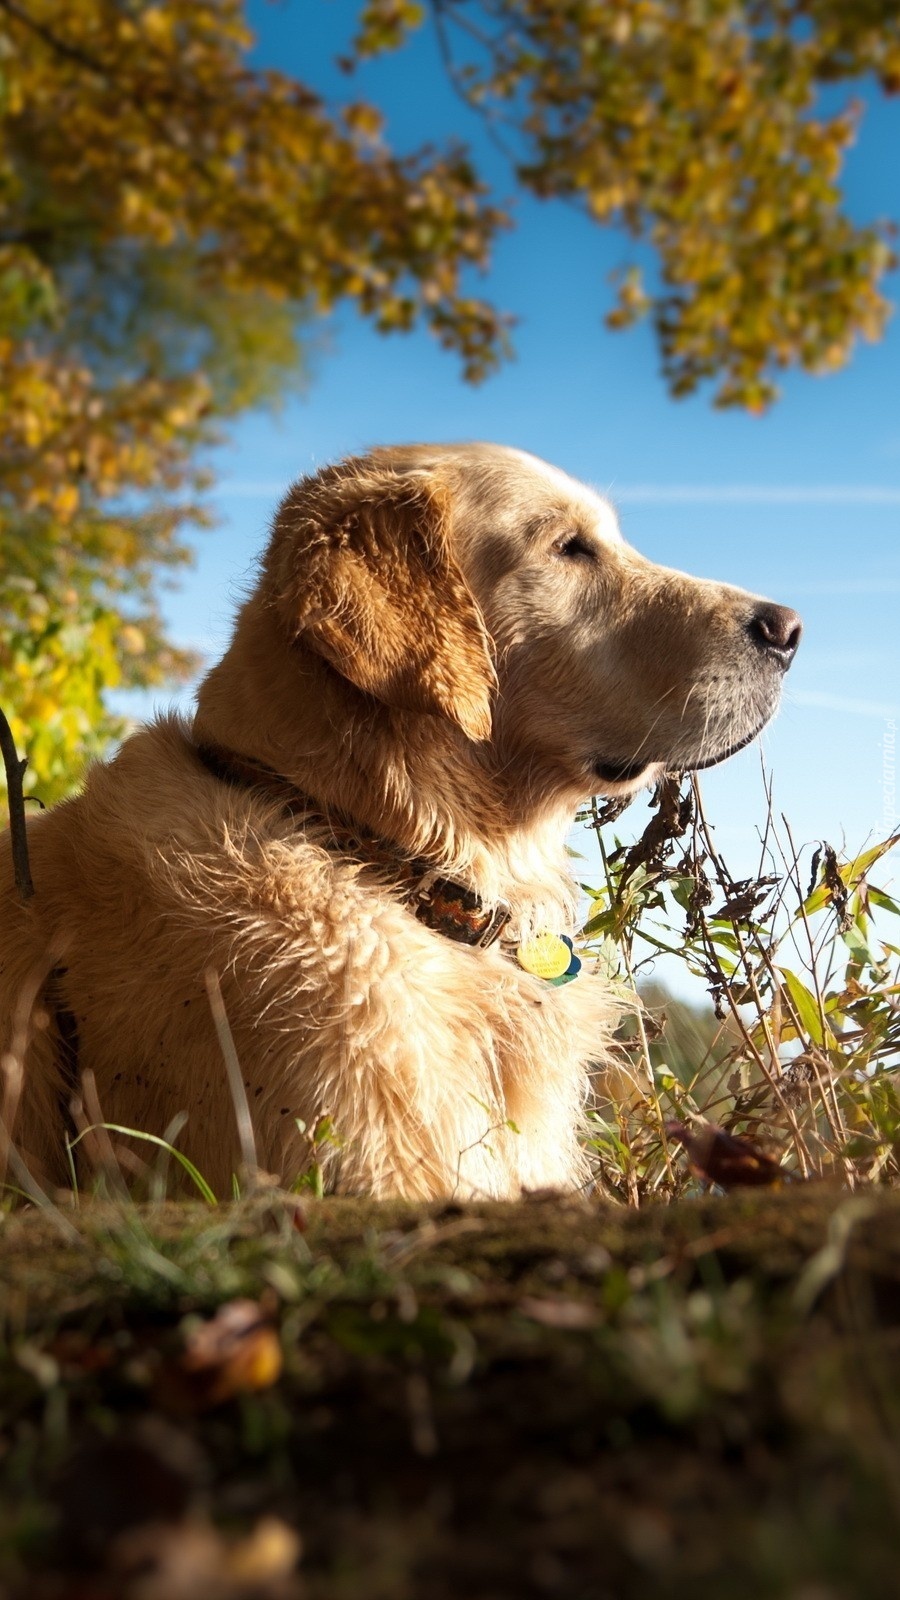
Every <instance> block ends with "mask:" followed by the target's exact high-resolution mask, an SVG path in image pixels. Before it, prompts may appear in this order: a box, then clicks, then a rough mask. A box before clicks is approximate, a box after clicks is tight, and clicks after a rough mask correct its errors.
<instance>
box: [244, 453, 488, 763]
mask: <svg viewBox="0 0 900 1600" xmlns="http://www.w3.org/2000/svg"><path fill="white" fill-rule="evenodd" d="M447 495H448V491H446V490H444V489H442V488H440V487H439V486H438V485H437V484H435V482H434V481H433V479H432V478H431V476H430V474H428V473H427V472H398V471H390V470H387V469H385V468H381V467H377V466H373V465H372V464H370V463H368V462H366V461H347V462H343V463H341V465H340V466H338V467H332V468H327V469H326V470H325V471H324V472H322V473H321V474H320V475H319V476H318V477H317V478H313V479H304V480H301V482H300V483H298V484H295V485H294V487H293V488H292V489H291V490H290V491H289V493H288V495H287V497H286V498H285V500H284V502H283V504H282V506H281V508H280V510H279V512H278V516H277V518H276V522H275V533H274V537H273V541H272V545H271V547H270V551H269V556H268V559H267V572H268V574H269V577H270V580H271V581H272V582H273V583H274V587H275V596H276V604H277V605H278V607H279V608H280V609H281V611H282V614H283V615H284V616H285V619H286V621H287V622H288V625H289V626H290V627H291V628H292V629H293V630H294V633H295V635H296V636H297V637H298V638H301V639H302V640H303V642H304V643H305V644H307V645H308V646H309V647H310V648H311V649H312V650H314V651H316V653H317V654H319V655H321V656H323V657H324V659H325V660H326V661H328V662H329V663H330V664H331V666H333V667H335V668H336V670H337V671H338V672H340V673H341V674H342V675H343V676H344V677H345V678H348V679H349V681H350V682H351V683H354V684H355V685H356V686H357V688H359V689H364V690H365V691H366V693H367V694H371V695H374V696H375V698H376V699H378V700H381V701H383V702H384V703H385V704H386V705H389V706H397V707H399V708H400V709H402V710H406V711H427V712H431V713H437V714H439V715H441V716H445V717H449V718H450V719H451V720H452V721H453V722H456V723H458V725H459V726H460V727H461V728H462V729H463V732H464V733H466V734H467V735H468V737H469V738H470V739H475V740H481V739H487V738H489V736H490V731H491V694H492V691H493V689H494V687H495V685H496V676H495V673H494V666H493V661H492V655H491V646H490V640H489V638H488V633H487V629H486V628H485V625H484V619H483V618H482V616H481V612H480V610H479V608H478V605H477V603H476V601H475V599H474V597H473V595H472V593H471V591H470V589H469V587H468V585H467V583H466V581H465V579H464V577H463V575H462V573H461V571H460V570H459V567H458V565H457V563H456V561H455V560H454V558H453V554H452V552H451V550H450V546H449V540H448V535H447V516H448V502H447Z"/></svg>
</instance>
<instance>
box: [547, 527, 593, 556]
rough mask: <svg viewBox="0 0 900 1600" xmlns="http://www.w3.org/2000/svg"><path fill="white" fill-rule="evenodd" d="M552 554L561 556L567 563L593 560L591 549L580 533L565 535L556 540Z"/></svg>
mask: <svg viewBox="0 0 900 1600" xmlns="http://www.w3.org/2000/svg"><path fill="white" fill-rule="evenodd" d="M553 554H554V555H556V556H563V557H564V558H565V559H566V560H567V561H577V560H587V561H593V559H594V550H593V547H592V546H591V545H590V544H589V543H588V541H587V539H586V538H585V537H584V534H582V533H567V534H564V535H563V537H562V538H561V539H557V541H556V543H555V545H554V546H553Z"/></svg>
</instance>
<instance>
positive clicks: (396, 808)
mask: <svg viewBox="0 0 900 1600" xmlns="http://www.w3.org/2000/svg"><path fill="white" fill-rule="evenodd" d="M573 534H579V535H580V536H583V538H584V540H585V541H587V544H588V547H589V548H588V550H587V553H584V552H576V553H575V554H574V555H573V554H571V553H569V554H567V553H566V545H567V541H568V539H569V538H570V536H571V535H573ZM757 603H758V602H756V601H754V599H753V597H751V596H749V595H747V594H745V593H744V592H743V591H740V590H736V589H732V588H727V587H725V586H723V585H719V584H715V583H704V582H699V581H697V580H695V579H692V578H687V577H685V576H683V575H682V574H680V573H676V572H670V571H668V570H666V569H663V568H660V567H657V566H654V565H653V564H652V563H650V562H648V561H646V560H644V559H643V558H642V557H641V556H639V555H638V554H637V553H636V552H635V551H634V550H632V549H630V548H629V546H628V545H626V544H625V543H624V541H623V540H622V539H621V536H620V535H619V532H618V529H617V526H616V521H615V516H614V513H613V511H612V508H611V507H610V506H609V504H608V503H607V502H606V501H604V500H602V499H601V498H600V497H598V496H597V495H595V494H594V493H593V492H592V491H591V490H589V489H586V488H585V487H584V486H583V485H579V484H575V483H573V482H572V481H571V480H570V479H568V478H566V477H565V476H564V475H563V474H562V473H560V472H558V471H557V470H556V469H553V468H549V467H547V466H546V465H545V464H544V463H541V462H539V461H536V460H535V459H534V458H533V457H530V456H526V455H524V454H522V453H521V452H518V451H513V450H507V449H502V448H499V447H495V446H487V445H471V446H445V447H441V446H436V447H428V446H413V447H410V448H408V449H399V448H392V449H387V450H381V451H375V452H373V453H372V454H371V455H370V456H368V457H365V458H358V459H351V460H349V461H346V462H343V463H340V464H339V465H338V466H337V467H333V468H328V469H326V470H325V471H324V472H323V473H321V474H319V475H318V476H316V477H314V478H310V479H305V480H302V481H301V482H299V483H298V484H296V485H295V486H294V487H293V488H292V489H291V490H290V491H289V493H288V494H287V496H286V498H285V500H284V502H283V504H282V506H281V508H280V510H279V512H278V515H277V517H276V521H275V526H274V529H273V534H272V539H271V542H270V545H269V548H268V550H267V552H266V554H265V556H264V558H263V562H262V566H261V571H260V575H259V580H258V582H257V584H256V586H255V588H254V590H253V593H252V595H251V596H250V598H249V599H248V600H247V602H246V604H245V605H244V607H243V608H242V610H241V612H240V615H239V617H238V620H237V625H236V628H235V632H234V636H233V639H232V642H231V645H230V647H229V649H228V651H227V652H226V654H225V656H224V659H223V660H222V661H221V662H220V663H219V664H218V666H216V667H214V668H213V670H212V671H211V672H210V673H209V675H208V676H207V678H206V679H205V680H204V682H203V684H202V685H201V688H200V691H199V698H198V710H197V716H196V719H195V721H194V722H193V724H192V723H190V722H187V721H182V720H180V719H178V718H175V717H168V718H162V719H161V720H159V721H157V722H156V723H154V724H153V725H151V726H150V727H148V728H146V729H144V730H143V731H141V732H139V733H137V734H135V735H134V736H133V737H132V738H130V739H129V740H128V741H127V742H126V744H125V745H124V747H123V748H122V750H121V751H120V752H119V754H118V755H117V756H116V757H115V758H114V759H113V760H112V761H111V762H110V763H109V764H107V765H98V766H95V767H93V768H92V769H91V771H90V772H89V774H88V777H87V781H86V784H85V787H84V791H83V793H82V794H81V795H80V796H79V797H78V798H76V799H74V800H72V801H69V802H67V803H66V804H64V805H61V806H58V807H56V808H55V809H54V810H53V811H51V812H49V813H47V814H45V815H42V816H37V817H33V818H32V819H31V820H30V822H29V830H28V832H29V842H30V848H31V855H32V865H33V874H34V879H35V885H36V895H35V898H34V900H33V901H32V902H31V903H30V904H29V905H28V906H27V907H24V906H23V905H22V904H21V903H20V902H19V899H18V897H17V894H16V892H15V889H14V886H13V882H12V867H11V862H10V858H9V853H8V850H6V849H5V848H4V853H3V855H2V860H0V1030H2V1033H0V1047H2V1049H4V1050H5V1052H6V1057H5V1060H6V1066H7V1069H8V1071H11V1072H12V1074H13V1077H15V1075H16V1073H17V1071H18V1069H19V1067H20V1066H22V1065H23V1064H24V1085H23V1094H22V1101H21V1106H20V1109H19V1113H18V1120H17V1123H16V1128H15V1135H16V1139H17V1141H18V1142H19V1144H20V1146H21V1148H22V1149H23V1151H24V1152H25V1153H26V1155H27V1158H28V1160H29V1161H30V1162H31V1164H32V1166H33V1168H34V1170H35V1171H36V1172H39V1173H40V1174H42V1175H43V1177H44V1178H45V1179H48V1180H57V1181H64V1179H65V1167H64V1163H63V1161H62V1149H63V1120H62V1113H63V1108H64V1106H65V1102H66V1100H67V1098H68V1095H69V1094H70V1092H71V1091H70V1089H69V1088H67V1087H66V1086H65V1085H64V1083H63V1081H62V1078H61V1065H60V1060H61V1057H60V1049H59V1041H58V1040H57V1038H56V1029H57V1022H56V1016H55V1012H54V1009H53V1006H52V1005H49V1004H45V1003H44V1002H43V1001H42V1000H41V999H40V997H38V999H37V1000H36V1001H34V1003H32V997H33V996H34V995H35V992H36V991H39V990H40V986H41V985H42V984H43V981H44V978H45V976H46V974H47V973H48V971H49V969H50V968H53V967H55V968H57V969H59V975H58V977H57V980H56V981H57V985H58V993H59V994H60V995H61V996H62V998H63V1001H64V1004H65V1007H66V1008H68V1010H69V1011H70V1012H71V1013H72V1015H73V1016H74V1018H75V1020H76V1023H77V1029H78V1037H79V1062H80V1066H81V1068H82V1070H83V1069H85V1068H89V1069H90V1070H91V1071H92V1072H93V1074H94V1075H95V1079H96V1086H97V1094H98V1097H99V1101H100V1105H101V1107H102V1111H103V1114H104V1116H105V1117H106V1118H107V1119H108V1120H109V1121H111V1122H115V1123H120V1124H124V1125H126V1126H128V1127H134V1128H140V1129H144V1130H147V1131H150V1132H152V1133H155V1134H162V1133H163V1132H164V1131H165V1129H166V1127H167V1126H168V1125H169V1124H170V1122H171V1121H172V1119H173V1118H175V1117H176V1115H177V1114H178V1113H179V1112H181V1111H185V1112H187V1113H188V1119H189V1120H188V1123H187V1126H186V1128H185V1129H184V1131H183V1133H182V1134H181V1135H180V1138H179V1143H180V1145H181V1147H182V1148H184V1149H185V1150H186V1151H187V1152H188V1154H189V1155H190V1156H191V1158H192V1159H193V1160H194V1161H195V1162H196V1163H197V1165H198V1166H199V1167H200V1168H201V1170H202V1171H203V1172H204V1174H205V1175H206V1176H207V1178H208V1179H209V1180H210V1181H211V1182H212V1183H213V1184H214V1186H216V1187H217V1188H218V1189H219V1191H220V1192H227V1191H228V1189H229V1187H230V1182H231V1174H232V1172H233V1171H235V1169H236V1168H237V1165H238V1161H239V1156H238V1148H237V1138H236V1129H235V1117H234V1108H233V1105H232V1102H231V1098H230V1095H229V1090H228V1085H227V1078H226V1073H225V1070H224V1067H223V1064H222V1059H221V1054H220V1047H219V1044H218V1042H217V1039H216V1035H215V1032H214V1029H213V1024H212V1020H211V1017H210V1012H209V1006H208V1001H207V994H206V989H205V987H204V972H205V971H206V970H207V969H208V968H213V969H214V970H215V971H216V972H217V973H218V975H219V978H220V981H221V987H222V993H223V996H224V1001H225V1006H226V1010H227V1014H228V1017H229V1020H230V1024H231V1028H232V1031H233V1034H234V1039H235V1044H236V1048H237V1052H238V1056H239V1059H240V1062H241V1066H242V1070H243V1075H244V1079H245V1081H246V1086H247V1093H248V1097H249V1102H250V1107H251V1112H252V1116H253V1121H254V1126H255V1131H256V1138H257V1145H258V1153H259V1158H260V1161H261V1164H262V1165H263V1167H265V1168H266V1169H267V1170H269V1171H272V1172H275V1173H276V1174H278V1175H279V1176H280V1177H282V1178H284V1180H285V1181H288V1182H289V1181H291V1180H292V1179H294V1178H295V1177H296V1176H297V1174H298V1172H299V1171H300V1170H301V1169H302V1168H303V1166H304V1165H305V1164H306V1163H307V1161H308V1159H309V1155H310V1146H309V1136H308V1132H304V1131H303V1130H304V1128H305V1129H306V1130H309V1129H311V1128H313V1127H314V1126H315V1124H316V1122H317V1120H318V1119H319V1118H322V1117H325V1116H327V1117H329V1118H330V1119H331V1125H332V1126H333V1129H334V1132H335V1136H336V1137H335V1138H334V1140H333V1141H330V1142H329V1143H328V1144H327V1145H326V1146H325V1147H324V1148H323V1150H321V1151H320V1155H321V1156H322V1158H323V1160H324V1164H325V1167H326V1176H327V1180H328V1182H329V1183H330V1185H331V1186H332V1187H334V1188H336V1189H338V1190H343V1191H363V1192H370V1193H372V1194H375V1195H380V1196H387V1195H407V1196H412V1197H417V1196H418V1197H427V1196H437V1195H451V1194H463V1195H470V1194H483V1195H494V1196H512V1195H516V1194H518V1193H519V1192H520V1191H521V1189H522V1188H523V1187H525V1188H543V1187H547V1186H555V1187H560V1188H573V1187H576V1186H578V1185H580V1184H581V1183H583V1182H584V1180H585V1175H586V1166H585V1161H584V1157H583V1154H582V1149H581V1144H580V1138H579V1136H580V1134H581V1131H582V1121H583V1115H584V1109H585V1106H586V1104H587V1102H588V1098H589V1094H590V1092H591V1078H592V1076H593V1075H596V1074H599V1075H601V1076H602V1077H605V1079H606V1081H607V1084H609V1083H610V1082H611V1081H612V1079H611V1077H610V1075H611V1074H613V1075H614V1071H615V1068H614V1057H613V1053H612V1052H611V1047H610V1034H611V1030H612V1028H613V1027H614V1025H615V1018H616V1005H615V1002H614V1001H613V999H612V998H611V996H610V993H609V988H608V985H607V983H606V981H605V980H604V978H603V977H602V976H601V975H599V974H596V973H593V972H590V971H584V972H583V973H582V974H581V975H580V976H579V978H578V979H577V980H576V981H575V982H572V983H569V984H568V985H565V986H563V987H560V988H553V987H551V986H549V985H547V984H545V983H543V982H542V981H541V980H539V979H537V978H533V977H530V976H529V975H528V974H527V973H526V972H524V971H522V970H521V968H520V967H519V966H518V965H517V963H516V961H515V959H514V955H513V953H512V945H513V944H514V942H515V941H516V940H518V939H519V938H520V937H521V936H522V935H523V934H525V933H527V932H528V931H530V930H534V929H537V930H542V929H551V930H553V931H555V932H567V931H572V930H573V928H574V924H575V894H574V886H573V883H572V880H571V876H570V874H569V871H568V868H567V863H566V854H565V840H566V835H567V832H568V830H569V828H570V826H571V822H572V816H573V811H574V808H575V806H576V805H577V804H578V802H579V801H581V800H583V799H584V798H585V797H586V796H588V795H589V794H590V793H592V792H594V791H595V790H598V789H603V788H604V784H603V783H602V782H601V781H600V780H599V779H598V777H597V768H598V764H599V765H601V766H603V765H606V766H607V767H610V768H619V769H622V770H624V769H626V768H629V767H634V768H635V771H634V773H633V774H632V775H631V776H630V777H629V778H628V780H627V781H623V782H615V781H609V782H608V783H607V784H606V785H605V787H606V788H607V789H608V790H609V791H610V792H629V791H630V790H634V789H636V788H638V787H640V786H641V785H645V784H647V783H650V782H652V781H653V780H654V779H655V778H656V777H657V776H658V775H659V774H661V773H662V772H663V771H664V770H666V769H671V768H678V769H683V768H689V767H691V766H694V765H699V764H706V763H708V762H710V761H712V760H715V759H718V758H720V757H722V756H724V755H725V754H726V753H727V752H728V751H729V750H730V749H731V748H733V747H735V746H737V745H738V744H740V743H741V742H743V741H745V740H746V739H747V738H749V737H751V736H752V735H753V734H755V732H756V731H757V730H758V728H759V727H761V726H762V724H763V723H764V722H765V721H766V720H767V718H768V717H769V716H770V715H771V713H772V711H773V710H774V708H775V705H776V703H777V698H778V692H779V688H778V685H779V682H780V677H781V673H780V671H779V670H777V668H776V667H775V666H774V665H773V664H772V663H771V662H769V661H767V659H766V657H765V653H764V652H762V651H760V650H758V649H755V648H754V647H753V645H752V643H751V642H750V640H749V638H748V633H747V627H748V621H749V619H750V617H751V616H752V614H753V609H754V606H755V605H756V604H757ZM198 740H199V741H202V740H206V741H215V742H217V743H218V744H219V745H221V746H225V747H227V748H228V749H229V750H231V751H234V752H235V753H237V754H239V755H240V756H242V757H244V758H247V759H252V760H255V761H257V762H261V763H264V764H266V765H267V766H268V767H271V768H273V769H274V770H275V771H276V772H278V773H280V774H281V775H283V776H284V777H285V778H286V779H288V780H290V781H291V782H292V783H293V784H295V785H296V786H297V788H298V789H300V790H302V791H303V792H304V793H306V794H308V795H310V796H312V797H313V799H314V800H315V802H316V805H317V807H318V808H319V810H320V812H321V813H323V814H325V816H333V817H335V818H336V817H338V816H340V817H342V818H350V819H352V820H353V821H354V822H355V823H356V824H357V825H358V826H359V827H360V828H361V829H363V830H369V831H370V832H371V833H373V834H375V835H377V836H378V837H379V838H380V839H383V840H385V841H389V842H391V844H392V845H393V846H394V847H395V848H396V849H397V850H398V851H402V852H406V853H408V854H411V855H415V856H425V857H427V859H428V860H429V861H430V862H431V863H433V865H434V866H435V867H436V868H439V869H441V870H442V871H443V872H444V873H446V874H447V875H448V876H451V877H454V878H457V879H459V880H461V881H462V882H464V883H466V884H468V885H469V886H471V887H473V888H475V889H476V890H478V892H479V893H480V894H481V895H482V896H483V897H484V899H485V900H486V901H488V902H494V901H496V900H497V899H499V898H503V899H506V900H507V901H508V902H509V903H510V905H511V906H512V909H513V921H512V924H511V927H510V929H509V939H510V941H511V943H505V944H504V945H502V946H501V945H498V946H495V947H493V948H492V949H490V950H487V951H481V950H477V949H472V948H469V947H466V946H461V945H457V944H453V943H452V942H450V941H449V940H448V939H446V938H445V937H443V936H442V935H441V934H439V933H437V932H433V931H431V930H430V929H428V928H426V927H425V926H423V925H422V924H421V923H420V922H418V921H417V920H416V919H415V917H414V916H413V915H412V913H411V912H410V910H409V908H408V906H407V905H406V904H404V903H403V900H402V896H401V893H400V891H399V889H398V888H397V886H396V883H395V881H394V877H393V875H392V872H391V869H390V867H389V866H388V867H384V866H382V867H375V866H373V865H371V864H365V862H363V861H361V860H360V859H354V857H353V855H352V854H348V853H347V852H346V851H335V850H334V849H328V848H326V838H327V834H328V824H327V823H323V822H321V821H316V822H307V823H305V824H304V823H302V822H298V820H297V819H296V818H292V817H290V816H288V815H286V814H285V812H284V810H283V808H282V807H281V806H280V805H279V804H278V802H277V801H276V800H274V799H273V798H272V797H270V796H266V795H264V794H262V793H261V792H260V791H258V790H257V791H252V790H250V789H248V788H245V787H241V786H237V785H229V784H227V783H225V782H223V781H222V780H221V779H219V778H217V777H215V776H213V775H212V774H211V773H210V772H209V771H208V770H206V768H204V767H203V766H202V765H201V764H200V762H199V761H198V759H197V757H196V755H195V753H194V748H193V746H194V742H196V741H198Z"/></svg>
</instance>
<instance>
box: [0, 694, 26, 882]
mask: <svg viewBox="0 0 900 1600" xmlns="http://www.w3.org/2000/svg"><path fill="white" fill-rule="evenodd" d="M0 750H2V752H3V765H4V767H5V768H6V787H7V794H8V801H9V832H10V837H11V839H12V857H13V869H14V871H15V875H16V888H17V889H18V891H19V894H20V895H21V896H22V899H23V900H30V899H31V897H32V895H33V894H34V884H33V882H32V880H31V867H30V865H29V861H28V834H27V831H26V828H25V797H24V794H23V792H22V778H23V775H24V772H25V768H26V767H27V765H28V761H27V759H26V760H22V761H20V760H19V752H18V751H17V749H16V742H15V740H14V738H13V736H12V729H11V727H10V725H9V723H8V722H7V720H6V717H5V716H4V714H3V712H2V711H0Z"/></svg>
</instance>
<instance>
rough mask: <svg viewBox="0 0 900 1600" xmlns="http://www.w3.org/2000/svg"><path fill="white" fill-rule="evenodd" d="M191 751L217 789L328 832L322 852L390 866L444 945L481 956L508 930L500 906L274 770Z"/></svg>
mask: <svg viewBox="0 0 900 1600" xmlns="http://www.w3.org/2000/svg"><path fill="white" fill-rule="evenodd" d="M193 749H194V753H195V755H196V756H197V758H198V760H199V761H201V762H202V764H203V766H204V767H205V768H206V770H207V772H210V773H212V775H213V777H214V778H218V779H219V781H220V782H221V783H229V784H232V785H233V786H238V787H241V788H245V789H262V790H264V791H265V792H266V793H267V794H269V795H271V796H273V798H275V799H277V800H279V801H280V802H281V805H282V807H283V809H284V810H285V811H286V812H287V814H288V815H289V816H292V817H305V818H308V819H310V820H313V821H318V822H322V823H324V824H325V825H326V827H327V829H328V833H327V836H326V837H325V838H324V839H323V840H322V843H323V845H324V847H325V849H326V850H333V851H343V852H346V853H348V854H350V855H353V856H355V857H356V858H357V860H362V861H366V862H370V863H373V864H374V865H377V866H390V867H391V868H392V869H393V871H394V873H395V876H396V877H397V878H398V879H399V882H400V885H401V886H402V888H403V889H404V890H405V892H406V898H407V900H408V901H409V903H410V905H411V907H412V909H413V911H414V913H415V915H416V917H417V918H418V919H419V921H420V922H423V923H424V924H425V926H426V927H428V928H432V929H433V930H434V932H435V933H440V934H443V936H444V938H445V939H452V940H453V942H454V943H455V944H468V945H474V946H475V947H476V948H478V949H480V950H486V949H487V948H488V947H489V946H490V945H492V944H494V943H495V941H496V940H497V939H499V937H500V935H501V933H502V932H503V930H504V928H505V927H506V926H507V925H508V923H509V921H510V918H511V916H512V912H511V911H510V908H509V906H508V905H507V904H506V902H505V901H503V900H498V901H497V903H496V905H493V906H486V905H485V903H484V901H483V900H482V898H481V896H480V895H478V894H476V893H475V891H474V889H467V888H466V887H465V885H464V884H462V883H457V882H455V880H454V879H452V878H444V877H442V876H441V875H440V873H438V872H436V871H435V869H434V868H433V867H432V866H431V865H430V864H429V863H428V862H427V861H426V860H425V859H424V858H422V857H420V856H408V855H406V854H405V853H404V852H403V851H402V850H401V849H400V847H399V845H395V844H393V843H391V842H389V841H387V840H384V839H379V838H377V837H376V836H375V835H373V834H367V833H365V832H363V830H361V829H360V828H358V827H357V826H356V825H355V824H354V823H352V822H350V821H343V820H340V819H336V818H335V816H334V815H333V814H332V813H331V812H329V813H328V814H327V815H326V813H325V812H324V811H322V809H321V808H320V807H319V806H318V805H317V804H316V801H315V800H314V799H313V798H312V796H311V795H308V794H305V793H304V792H303V790H302V789H298V788H297V785H296V784H294V783H291V781H290V779H289V778H285V777H283V776H282V775H281V773H279V772H276V771H275V770H274V768H272V767H267V766H265V764H264V763H263V762H259V761H250V760H248V759H247V757H246V756H241V755H238V754H237V753H236V752H235V751H233V750H226V749H225V748H224V747H223V746H222V745H217V744H207V743H204V744H198V745H194V746H193Z"/></svg>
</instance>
